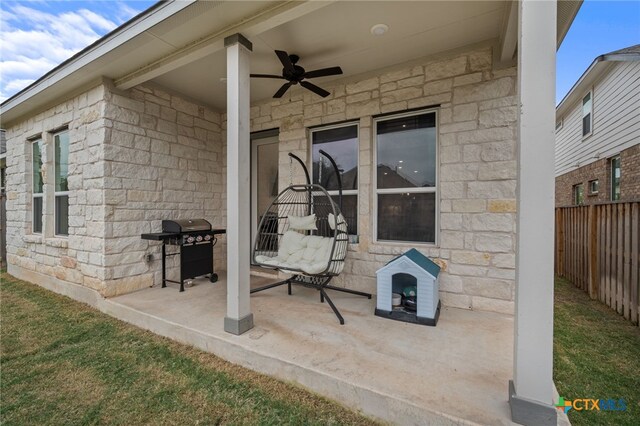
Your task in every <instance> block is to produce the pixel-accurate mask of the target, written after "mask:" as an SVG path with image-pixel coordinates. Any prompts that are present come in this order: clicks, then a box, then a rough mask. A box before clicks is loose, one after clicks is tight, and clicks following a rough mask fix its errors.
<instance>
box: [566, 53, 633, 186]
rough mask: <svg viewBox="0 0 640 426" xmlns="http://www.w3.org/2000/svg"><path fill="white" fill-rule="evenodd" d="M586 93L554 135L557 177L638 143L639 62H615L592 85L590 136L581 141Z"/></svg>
mask: <svg viewBox="0 0 640 426" xmlns="http://www.w3.org/2000/svg"><path fill="white" fill-rule="evenodd" d="M586 93H587V92H585V93H583V94H582V96H581V97H580V100H579V101H578V102H576V104H575V105H574V106H573V108H571V109H570V110H569V112H568V113H567V114H566V115H565V116H564V117H562V119H563V125H562V128H561V129H560V130H558V131H557V132H556V176H560V175H562V174H564V173H567V172H570V171H571V170H575V169H576V168H577V167H579V166H584V165H586V164H590V163H592V162H594V161H596V160H598V159H600V158H606V157H609V156H612V155H615V154H617V153H619V152H620V151H622V150H624V149H626V148H629V147H631V146H633V145H636V144H638V143H640V62H615V63H613V65H612V67H611V68H610V69H609V70H608V71H607V72H606V73H605V74H604V76H603V77H602V78H601V79H600V80H599V81H598V82H597V83H596V84H595V85H594V87H593V128H592V134H591V136H589V137H587V138H584V139H583V138H582V98H583V97H584V95H586ZM559 119H560V117H558V120H559Z"/></svg>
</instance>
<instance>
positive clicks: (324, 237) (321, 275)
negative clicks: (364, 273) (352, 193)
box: [251, 150, 371, 324]
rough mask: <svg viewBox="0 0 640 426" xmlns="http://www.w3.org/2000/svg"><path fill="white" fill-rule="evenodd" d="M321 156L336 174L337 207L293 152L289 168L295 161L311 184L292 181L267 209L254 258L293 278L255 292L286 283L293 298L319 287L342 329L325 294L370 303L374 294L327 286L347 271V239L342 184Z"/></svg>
mask: <svg viewBox="0 0 640 426" xmlns="http://www.w3.org/2000/svg"><path fill="white" fill-rule="evenodd" d="M320 154H322V155H323V156H325V157H327V159H328V160H329V162H330V163H331V165H332V166H333V168H334V171H335V173H336V175H337V180H338V188H339V191H338V194H339V195H338V203H336V202H335V201H334V199H333V198H332V197H331V195H329V193H328V192H327V190H326V189H325V188H323V187H322V186H320V185H317V184H312V183H311V180H310V178H309V172H308V170H307V168H306V166H305V164H304V162H303V161H302V160H301V159H300V158H299V157H297V156H296V155H294V154H291V153H290V154H289V157H290V160H289V161H290V167H292V163H293V160H296V161H297V162H298V163H300V165H301V166H302V168H303V170H304V173H305V177H306V180H307V183H306V184H304V185H303V184H297V185H294V184H293V183H292V182H291V185H290V186H288V187H287V188H285V189H284V190H283V191H282V192H280V194H278V196H277V197H276V198H275V199H274V200H273V202H272V203H271V204H270V205H269V207H268V208H267V210H266V211H265V213H264V214H263V215H262V217H261V219H260V224H259V225H258V232H257V235H256V239H255V242H254V245H253V251H252V255H251V259H252V263H253V264H254V265H257V266H260V267H262V268H267V269H273V270H278V271H281V272H284V273H287V274H291V277H290V278H288V279H286V280H284V281H279V282H277V283H273V284H269V285H266V286H263V287H259V288H255V289H253V290H251V293H257V292H259V291H263V290H267V289H270V288H274V287H278V286H281V285H284V284H287V286H288V292H289V294H291V286H292V284H300V285H303V286H306V287H311V288H315V289H317V290H318V291H319V292H320V301H321V302H324V301H325V300H326V301H327V303H328V304H329V306H330V307H331V309H332V310H333V312H334V313H335V314H336V316H337V317H338V320H339V321H340V324H344V318H343V317H342V315H341V314H340V312H339V311H338V309H337V308H336V306H335V305H334V303H333V301H332V300H331V298H330V297H329V296H328V295H327V293H326V290H327V289H330V290H336V291H341V292H346V293H350V294H355V295H358V296H365V297H368V298H369V299H371V294H369V293H364V292H360V291H355V290H350V289H346V288H342V287H334V286H330V285H329V282H330V281H331V279H332V278H333V277H335V276H337V275H339V274H340V273H341V272H342V270H343V269H344V262H345V258H346V256H347V245H348V243H349V234H348V229H347V222H346V220H345V218H344V216H343V215H342V212H341V204H342V181H341V177H340V173H339V170H338V167H337V165H336V163H335V161H334V160H333V158H332V157H331V156H330V155H329V154H327V153H326V152H324V151H322V150H320Z"/></svg>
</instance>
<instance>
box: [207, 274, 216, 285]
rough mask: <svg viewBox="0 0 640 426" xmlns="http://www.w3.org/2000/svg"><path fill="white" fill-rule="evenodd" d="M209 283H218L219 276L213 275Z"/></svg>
mask: <svg viewBox="0 0 640 426" xmlns="http://www.w3.org/2000/svg"><path fill="white" fill-rule="evenodd" d="M209 281H211V282H212V283H215V282H216V281H218V274H211V275H210V276H209Z"/></svg>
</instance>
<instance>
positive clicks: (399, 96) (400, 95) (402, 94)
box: [381, 87, 422, 104]
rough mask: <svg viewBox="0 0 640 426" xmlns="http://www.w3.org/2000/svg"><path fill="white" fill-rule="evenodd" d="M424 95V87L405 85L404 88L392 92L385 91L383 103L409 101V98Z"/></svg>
mask: <svg viewBox="0 0 640 426" xmlns="http://www.w3.org/2000/svg"><path fill="white" fill-rule="evenodd" d="M421 96H422V88H420V87H405V88H402V89H397V90H393V91H391V92H385V93H384V94H383V95H382V99H381V102H382V104H391V103H395V102H400V101H407V100H409V99H415V98H419V97H421Z"/></svg>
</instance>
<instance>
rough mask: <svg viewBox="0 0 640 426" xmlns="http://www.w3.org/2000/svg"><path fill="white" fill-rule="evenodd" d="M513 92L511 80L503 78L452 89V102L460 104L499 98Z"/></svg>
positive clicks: (512, 81)
mask: <svg viewBox="0 0 640 426" xmlns="http://www.w3.org/2000/svg"><path fill="white" fill-rule="evenodd" d="M513 90H514V80H513V78H511V77H503V78H499V79H496V80H491V81H486V82H482V83H477V84H473V85H467V86H460V87H456V88H454V89H453V102H454V103H456V104H461V103H468V102H478V101H484V100H487V99H493V98H501V97H504V96H507V95H509V94H511V93H512V91H513Z"/></svg>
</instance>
